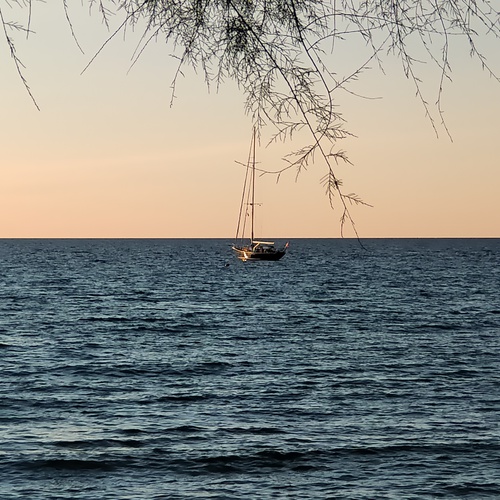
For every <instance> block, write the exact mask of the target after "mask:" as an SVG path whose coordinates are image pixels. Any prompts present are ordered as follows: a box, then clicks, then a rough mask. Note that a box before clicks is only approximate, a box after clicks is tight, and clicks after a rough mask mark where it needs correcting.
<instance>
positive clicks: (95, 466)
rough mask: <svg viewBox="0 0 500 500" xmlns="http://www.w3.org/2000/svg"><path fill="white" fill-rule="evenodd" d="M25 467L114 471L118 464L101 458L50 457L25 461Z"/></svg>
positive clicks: (34, 468)
mask: <svg viewBox="0 0 500 500" xmlns="http://www.w3.org/2000/svg"><path fill="white" fill-rule="evenodd" d="M23 465H24V467H25V468H27V469H31V470H39V469H55V470H59V471H78V470H97V471H112V470H115V468H116V464H113V463H110V462H103V461H100V460H77V459H59V458H55V459H49V460H34V461H30V462H25V463H24V464H23Z"/></svg>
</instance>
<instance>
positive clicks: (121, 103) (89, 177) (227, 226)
mask: <svg viewBox="0 0 500 500" xmlns="http://www.w3.org/2000/svg"><path fill="white" fill-rule="evenodd" d="M74 4H75V5H70V14H71V15H72V18H73V24H74V29H75V31H76V34H77V36H78V39H79V42H80V44H81V46H82V48H83V49H84V51H85V54H82V53H81V52H80V50H79V49H78V47H77V45H76V44H75V42H74V41H73V39H72V37H71V33H70V30H69V27H68V25H67V23H66V21H65V14H64V10H63V6H62V2H50V5H47V4H43V3H40V4H38V3H35V4H34V8H33V13H32V21H31V23H32V29H33V31H34V32H35V34H34V35H32V36H30V38H29V39H28V40H26V39H25V37H24V36H18V37H17V53H18V56H19V57H20V59H21V60H22V62H23V63H24V64H25V66H26V70H25V73H24V74H25V77H26V78H27V80H28V82H29V85H30V88H31V90H32V92H33V95H34V96H35V98H36V100H37V103H38V104H39V106H40V108H41V110H40V111H38V110H37V109H36V108H35V106H34V105H33V103H32V102H31V100H30V98H29V96H28V95H27V93H26V91H25V89H24V87H23V85H22V83H21V81H20V79H19V76H18V74H17V71H16V69H15V66H14V64H13V62H12V60H11V59H10V58H9V52H8V47H7V44H6V42H5V39H4V38H3V37H2V38H1V41H0V51H1V52H0V53H1V54H2V57H0V71H1V75H2V78H1V79H0V109H1V114H2V119H1V120H0V141H1V145H2V148H1V150H2V154H1V168H0V179H1V182H0V206H1V213H2V217H1V218H0V237H2V238H18V237H22V238H24V237H28V238H30V237H33V238H38V237H43V238H45V237H47V238H56V237H57V238H59V237H64V238H80V237H95V238H99V237H107V238H114V237H137V238H143V237H158V238H176V237H193V238H196V237H224V238H226V237H227V238H231V237H233V236H234V232H235V228H236V222H237V220H236V219H237V215H238V209H239V202H240V195H241V187H242V182H243V176H244V170H243V168H242V167H241V166H239V165H238V164H237V163H236V161H243V162H244V161H246V158H247V154H248V148H249V143H250V136H251V128H252V122H251V120H250V118H249V117H248V116H246V115H245V114H244V106H243V104H244V98H243V96H242V94H241V93H240V92H239V91H238V89H237V88H236V87H235V85H234V84H233V83H231V82H227V83H226V84H225V85H224V86H222V87H221V88H220V89H219V91H218V92H217V91H216V90H215V89H213V90H211V91H210V92H208V91H207V88H206V85H205V84H204V81H203V77H202V76H201V75H197V74H195V73H194V72H193V71H186V74H185V77H184V78H181V79H180V80H179V82H178V87H177V99H176V100H175V103H174V106H173V107H170V98H171V89H170V85H171V82H172V79H173V77H174V72H175V69H176V63H175V61H174V60H173V59H172V58H171V57H170V56H169V54H170V52H171V48H169V47H167V46H166V45H165V44H164V43H163V42H162V41H158V42H157V43H156V44H153V45H151V46H150V47H149V49H148V50H146V52H145V53H144V54H143V56H142V57H141V58H140V59H139V61H138V63H137V64H136V65H135V66H134V67H133V68H132V69H131V70H130V71H128V70H129V67H130V60H131V57H132V55H133V51H134V48H135V45H136V43H137V39H138V36H139V35H137V36H135V37H134V34H132V35H131V36H130V37H128V38H127V39H126V40H123V37H122V36H118V37H117V38H116V39H115V40H113V41H112V43H110V44H108V45H107V46H106V48H105V49H104V51H103V52H102V53H101V55H100V56H99V57H98V58H97V59H96V60H95V61H94V63H93V64H92V65H91V66H90V68H89V69H88V70H87V71H86V72H85V73H83V74H81V72H82V70H83V68H84V67H85V66H86V64H87V63H88V62H89V60H90V59H91V58H92V56H93V55H94V54H95V52H96V51H97V50H98V49H99V47H100V45H101V44H102V43H103V42H104V41H105V40H106V37H107V36H108V32H107V31H106V29H105V28H104V27H103V25H102V23H101V21H100V18H99V17H98V13H97V12H96V13H94V14H93V15H92V16H89V14H88V9H86V8H84V7H82V5H81V4H80V3H79V2H74ZM2 9H3V10H4V16H7V17H11V18H16V17H17V18H18V17H19V15H18V14H15V11H14V10H11V9H9V8H8V7H2ZM22 15H27V14H22ZM18 20H22V21H24V19H18ZM116 22H118V19H117V20H116ZM498 45H499V44H498V40H496V41H495V40H494V39H486V40H484V43H483V45H482V46H480V48H481V49H483V51H484V53H485V54H486V55H487V56H489V61H490V64H491V66H492V68H493V69H494V70H496V72H497V74H499V75H500V58H499V56H498V54H499V51H498V48H499V47H498ZM357 50H358V47H357V46H356V47H352V50H349V51H345V53H344V54H340V55H339V56H338V58H337V57H333V56H332V64H334V65H338V68H339V69H338V70H337V71H338V72H339V74H342V73H344V71H345V72H347V71H348V70H349V69H350V68H351V69H352V67H353V61H354V60H355V59H356V56H357V52H356V51H357ZM360 50H361V49H360ZM360 54H361V52H360ZM360 57H361V59H362V56H361V55H360ZM451 65H452V70H453V73H452V77H453V82H452V83H446V85H445V89H444V95H443V102H442V107H443V109H444V112H445V117H446V122H447V126H448V129H449V131H450V133H451V136H452V138H453V142H452V141H451V140H450V139H449V138H448V136H447V134H446V131H445V130H444V128H443V127H441V126H440V124H439V122H440V119H439V116H438V114H437V111H436V108H435V107H434V102H435V100H436V98H437V90H438V87H439V73H438V72H437V71H436V70H435V69H432V68H431V67H430V66H429V65H427V66H424V65H421V69H419V70H420V71H421V75H422V76H423V77H425V78H426V80H425V81H426V83H425V87H424V88H425V90H426V92H427V95H426V97H427V100H428V101H429V104H430V107H431V110H432V111H433V112H434V118H435V119H436V123H437V129H438V133H439V138H437V137H436V133H435V131H434V130H433V128H432V126H431V124H430V122H429V120H428V119H427V118H426V117H425V111H424V109H423V107H422V105H421V103H420V102H419V101H418V99H417V98H416V97H415V89H414V87H413V85H412V83H411V82H409V81H408V80H406V79H405V77H404V75H403V71H402V69H401V66H400V64H399V63H398V61H397V60H395V59H393V58H390V57H388V58H387V59H386V60H385V66H384V69H385V74H384V73H382V72H381V71H379V70H378V69H377V68H374V69H373V70H372V71H370V72H367V73H364V74H363V75H362V77H361V78H360V80H359V81H358V82H357V83H356V85H355V87H354V89H355V90H356V92H358V93H359V94H362V95H365V96H368V97H371V98H373V99H362V98H360V97H355V96H353V95H349V94H338V96H337V98H338V104H339V106H340V110H341V112H342V113H343V116H344V118H345V119H346V120H347V128H348V130H349V131H350V132H352V133H353V134H355V135H356V137H355V138H354V137H353V138H350V139H348V140H345V141H344V142H343V143H342V144H341V145H340V147H341V149H343V150H346V151H347V153H348V156H349V158H350V159H351V161H352V163H353V164H354V165H353V166H339V169H338V173H339V177H340V178H342V179H343V181H344V186H345V191H346V192H355V193H356V194H358V195H359V196H360V197H361V198H362V199H363V200H365V201H366V202H368V203H370V204H371V205H373V208H368V207H361V206H359V207H358V206H356V207H352V215H353V217H354V218H355V221H356V228H357V230H358V233H359V235H360V236H361V237H500V169H499V164H500V160H499V152H498V149H499V144H500V138H499V134H500V83H499V82H498V81H496V80H495V79H493V78H491V77H489V76H488V74H487V73H485V72H483V71H482V70H481V67H480V64H479V62H478V61H476V60H473V59H471V58H470V57H469V52H468V48H467V45H460V42H458V44H457V46H456V49H454V50H453V51H452V53H451ZM375 98H377V99H375ZM264 133H265V132H264ZM303 144H304V142H300V141H299V142H298V143H297V144H296V145H295V144H290V143H285V144H279V145H276V146H270V147H267V148H265V147H264V145H265V144H262V147H261V148H259V150H258V153H257V155H258V159H259V160H260V162H261V164H262V165H263V166H264V167H265V168H267V169H269V170H276V169H278V168H280V167H281V166H282V162H281V158H282V156H283V155H284V154H285V153H287V152H288V151H290V150H291V149H293V148H294V146H302V145H303ZM324 173H325V171H324V166H323V165H322V164H320V163H319V162H318V164H315V165H311V166H310V168H309V169H308V170H307V171H306V172H304V173H302V174H301V175H300V176H299V177H298V179H296V176H295V174H294V173H293V172H290V173H288V174H285V175H283V176H282V177H281V178H280V181H279V182H278V183H276V182H275V179H273V178H271V177H264V178H260V179H259V184H258V201H260V202H262V206H261V207H259V209H258V222H257V233H258V235H259V236H261V237H273V238H294V237H295V238H298V237H339V236H340V225H339V217H340V215H341V213H340V211H339V210H336V211H332V210H331V209H330V207H329V202H328V199H327V197H326V196H325V194H324V189H323V187H322V186H321V183H320V179H321V177H322V176H323V175H324ZM353 235H354V234H353V232H352V230H350V229H349V228H348V227H346V229H345V236H353Z"/></svg>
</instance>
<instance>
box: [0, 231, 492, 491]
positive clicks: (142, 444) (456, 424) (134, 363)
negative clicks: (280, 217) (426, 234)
mask: <svg viewBox="0 0 500 500" xmlns="http://www.w3.org/2000/svg"><path fill="white" fill-rule="evenodd" d="M229 244H230V242H229V241H225V240H0V259H1V268H0V444H1V446H0V491H1V494H0V497H1V499H2V500H13V499H37V500H38V499H40V500H45V499H102V500H105V499H124V500H125V499H178V498H179V499H180V498H183V499H184V498H186V499H193V498H213V499H249V498H252V499H253V498H255V499H266V498H277V499H280V498H283V499H285V498H286V499H303V498H335V499H336V498H338V499H356V500H360V499H367V500H371V499H378V498H380V499H426V498H429V499H431V498H470V499H481V498H500V430H499V422H500V340H499V338H500V240H368V241H366V242H364V245H365V247H366V248H365V249H363V248H361V247H360V245H359V244H358V243H357V242H355V241H351V240H294V241H291V245H290V250H289V253H288V254H287V255H286V256H285V258H284V259H283V260H282V261H280V262H275V263H265V262H261V263H252V262H247V263H241V262H239V261H237V260H236V259H235V258H234V257H233V256H232V255H231V254H230V246H229Z"/></svg>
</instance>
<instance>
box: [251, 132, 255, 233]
mask: <svg viewBox="0 0 500 500" xmlns="http://www.w3.org/2000/svg"><path fill="white" fill-rule="evenodd" d="M252 142H253V150H252V243H253V239H254V234H253V221H254V216H255V127H254V128H253V141H252Z"/></svg>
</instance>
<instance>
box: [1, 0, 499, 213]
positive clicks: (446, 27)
mask: <svg viewBox="0 0 500 500" xmlns="http://www.w3.org/2000/svg"><path fill="white" fill-rule="evenodd" d="M0 1H1V0H0ZM12 1H14V2H16V3H17V4H18V5H20V4H21V5H24V6H25V7H27V8H28V9H29V10H30V11H31V0H11V2H12ZM33 1H35V0H33ZM61 2H62V3H63V5H64V7H65V10H66V12H68V7H67V4H66V0H61ZM87 2H88V4H89V7H90V8H91V10H92V11H93V12H96V11H97V12H99V14H100V16H102V19H103V20H104V22H105V23H106V24H107V25H109V26H111V25H112V22H111V20H112V17H113V16H121V17H119V20H120V21H119V26H118V28H117V29H115V30H114V31H111V32H110V37H109V39H108V40H107V41H105V43H104V44H103V47H102V48H104V46H105V45H106V43H108V42H109V41H111V39H113V38H114V37H115V36H116V35H117V34H118V33H121V32H126V31H127V30H129V29H135V30H137V29H140V30H141V33H142V39H141V43H140V45H139V47H138V48H137V52H136V54H135V57H136V58H139V57H140V56H141V54H142V53H143V51H144V50H146V48H147V46H148V44H150V43H151V42H153V41H157V40H158V39H163V40H165V41H166V42H168V43H169V44H170V45H171V47H172V51H173V55H174V56H175V57H176V58H177V61H178V67H177V71H176V73H175V76H174V79H173V85H172V89H173V90H172V97H175V86H176V83H177V80H178V77H179V75H181V74H182V71H183V68H184V67H186V66H188V65H191V66H192V67H194V68H195V69H196V70H197V71H201V72H202V73H203V75H204V78H205V80H206V82H207V84H208V85H210V86H214V85H215V86H216V87H217V88H218V87H219V86H220V84H221V83H222V82H223V81H224V80H226V79H232V80H234V81H236V82H237V84H238V85H239V87H240V88H241V89H242V91H243V93H244V95H245V98H246V101H245V106H246V111H247V112H248V113H249V114H250V115H251V117H252V119H253V121H254V123H255V125H256V126H257V127H258V128H260V127H262V126H264V125H268V126H271V127H272V129H273V130H274V133H273V139H274V140H284V139H290V138H291V137H292V136H293V135H294V134H295V133H296V132H297V131H299V130H304V129H305V130H306V131H308V132H309V137H311V143H310V144H308V145H307V146H304V147H302V148H300V149H299V150H297V151H295V152H294V153H292V154H291V155H290V156H288V158H287V161H288V163H287V166H286V167H285V169H289V168H297V169H298V171H299V172H300V170H301V169H303V168H306V167H307V165H308V164H310V163H311V162H313V161H314V160H315V157H318V156H319V158H321V159H322V161H323V162H324V163H325V165H326V169H327V171H326V175H325V177H324V185H325V188H326V190H327V193H328V195H329V197H330V200H331V203H332V204H333V202H334V199H338V200H340V203H341V207H342V217H341V220H342V221H345V220H349V221H351V223H352V219H351V216H350V213H349V205H350V204H351V203H363V202H362V201H361V200H360V199H359V198H358V197H357V196H356V195H351V194H345V193H344V192H343V191H342V183H341V181H340V180H339V179H338V178H337V176H336V174H335V166H336V164H337V162H339V161H342V162H348V161H349V160H348V158H347V156H346V155H345V153H344V152H343V151H341V150H339V149H338V141H339V140H340V139H342V138H344V137H346V136H347V135H349V133H348V131H347V130H346V129H345V123H344V120H343V118H342V115H341V114H340V112H339V111H338V110H337V108H336V107H335V105H334V94H335V92H336V91H338V90H340V89H343V90H347V91H349V84H350V83H351V82H353V81H354V80H356V79H357V78H358V77H359V75H360V74H361V72H363V71H364V70H365V69H367V68H368V66H369V65H374V64H377V65H380V66H382V59H383V56H385V55H387V54H394V55H396V56H397V57H398V58H399V59H400V61H401V64H402V67H403V70H404V72H405V75H406V76H407V77H408V78H409V79H411V80H412V81H413V83H414V85H415V91H416V94H417V96H418V98H419V99H420V100H421V102H422V104H423V106H424V109H425V111H426V114H427V116H428V117H429V119H430V121H431V123H432V126H433V127H434V128H436V125H435V121H434V118H433V116H432V113H431V109H430V106H429V104H428V103H427V101H426V99H425V97H424V93H423V91H422V88H421V83H422V82H421V80H420V77H419V73H418V66H419V64H418V63H419V62H421V61H422V59H423V57H425V58H426V59H427V62H430V63H432V64H434V65H435V66H436V67H437V68H438V70H439V72H440V87H439V92H438V94H439V97H438V100H437V103H436V109H437V113H438V116H439V117H440V119H441V122H442V124H443V125H444V127H445V128H446V125H445V124H444V120H443V119H442V112H441V102H440V95H441V91H442V88H443V82H444V81H445V80H446V79H450V73H451V65H450V57H449V54H450V48H451V45H452V42H453V41H454V40H456V39H457V38H458V39H460V40H466V41H467V44H468V47H469V50H470V54H471V56H473V57H476V58H477V59H478V60H479V61H480V63H481V64H482V66H483V68H484V69H485V70H486V71H487V72H488V73H490V75H492V76H493V77H495V75H494V74H493V71H492V69H491V68H490V67H489V66H488V61H487V60H486V59H485V57H484V56H483V55H482V53H481V51H480V50H479V49H478V46H477V43H478V40H479V39H480V38H481V37H484V36H490V37H493V38H494V39H498V37H499V35H500V12H499V7H498V6H495V5H494V4H493V3H492V2H490V1H489V0H388V1H384V0H364V1H363V0H361V1H359V0H329V1H328V0H87ZM1 5H2V3H0V19H1V22H2V24H3V28H4V33H5V37H6V38H7V40H8V43H9V47H10V51H11V55H12V57H13V58H14V61H15V64H16V67H17V69H18V72H19V74H20V75H21V77H22V71H21V69H22V65H21V63H20V61H19V59H18V58H17V55H16V53H15V47H14V43H13V41H12V37H11V32H12V31H15V30H19V29H24V30H27V31H29V23H28V27H27V28H20V26H19V25H18V24H16V23H12V22H9V21H7V20H6V19H5V18H4V14H3V11H4V8H3V7H2V6H1ZM67 17H68V20H69V23H70V25H71V21H70V18H71V16H70V15H67ZM353 37H358V38H359V37H360V38H361V39H362V40H363V42H364V44H365V45H366V47H367V48H368V49H369V55H368V57H367V59H366V60H365V61H360V62H359V65H357V67H356V69H355V70H354V71H353V72H352V73H351V74H350V75H347V76H338V75H336V74H335V73H334V68H332V67H331V63H330V61H331V57H332V56H331V54H332V53H333V52H335V51H336V50H337V47H338V44H339V43H340V42H342V43H343V42H344V41H349V40H351V39H352V38H353ZM344 45H345V44H344ZM101 50H102V49H101ZM97 55H98V54H96V56H97ZM495 78H496V77H495ZM23 82H24V84H25V85H26V88H27V89H28V91H29V88H28V86H27V83H26V81H25V80H24V78H23ZM30 95H31V94H30ZM280 172H281V171H280Z"/></svg>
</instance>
